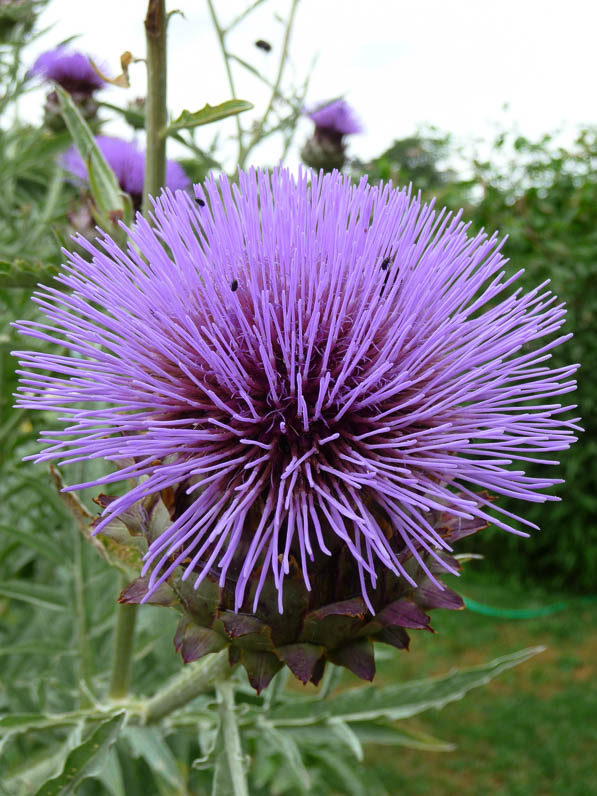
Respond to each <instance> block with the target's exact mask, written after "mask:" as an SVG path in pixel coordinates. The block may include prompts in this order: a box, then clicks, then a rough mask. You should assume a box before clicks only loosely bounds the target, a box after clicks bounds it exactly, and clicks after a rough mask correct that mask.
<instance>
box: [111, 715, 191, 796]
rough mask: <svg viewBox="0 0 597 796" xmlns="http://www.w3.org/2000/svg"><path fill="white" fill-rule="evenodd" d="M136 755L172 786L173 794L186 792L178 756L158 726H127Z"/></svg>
mask: <svg viewBox="0 0 597 796" xmlns="http://www.w3.org/2000/svg"><path fill="white" fill-rule="evenodd" d="M123 737H124V738H125V739H126V741H127V743H128V744H129V746H130V749H131V753H132V755H133V756H134V757H142V758H143V759H144V760H145V762H146V763H147V765H148V766H149V767H150V769H151V770H152V772H153V773H154V774H156V775H158V776H159V777H160V778H161V779H163V780H164V782H165V783H166V784H167V785H168V787H169V788H170V790H171V792H172V794H175V793H180V792H184V790H185V783H184V780H183V778H182V775H181V773H180V770H179V768H178V765H177V764H176V758H175V757H174V755H173V754H172V751H171V750H170V747H169V746H168V744H167V743H166V741H165V740H164V735H163V733H162V732H161V731H160V730H158V728H157V727H127V728H126V730H125V731H124V733H123Z"/></svg>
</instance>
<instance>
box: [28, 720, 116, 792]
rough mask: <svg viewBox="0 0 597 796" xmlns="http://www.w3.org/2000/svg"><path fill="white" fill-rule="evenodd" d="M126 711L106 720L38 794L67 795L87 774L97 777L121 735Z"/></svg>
mask: <svg viewBox="0 0 597 796" xmlns="http://www.w3.org/2000/svg"><path fill="white" fill-rule="evenodd" d="M124 719H125V713H124V711H122V712H121V713H118V714H117V715H116V716H113V717H112V718H110V719H108V720H107V721H104V722H102V723H101V724H100V725H99V726H98V727H97V728H96V729H95V730H94V732H93V733H92V734H91V735H90V736H89V738H87V740H86V741H84V742H83V743H82V744H80V745H79V746H77V747H76V748H75V749H73V750H72V751H71V752H70V753H69V755H68V757H67V758H66V761H65V763H64V768H63V769H62V773H61V774H59V775H58V776H57V777H54V779H51V780H49V781H48V782H46V783H45V785H42V787H41V788H40V789H39V790H38V791H37V793H36V795H35V796H67V794H70V793H74V792H75V790H76V788H77V786H78V785H79V784H80V783H81V782H82V781H83V780H84V779H86V778H87V777H90V776H93V775H94V774H95V773H96V771H97V766H98V765H99V764H100V763H101V762H102V760H103V758H104V756H105V755H106V754H107V751H108V749H109V748H110V747H111V746H112V744H113V743H114V742H115V741H116V739H117V738H118V735H119V733H120V730H121V728H122V725H123V723H124Z"/></svg>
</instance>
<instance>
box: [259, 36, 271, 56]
mask: <svg viewBox="0 0 597 796" xmlns="http://www.w3.org/2000/svg"><path fill="white" fill-rule="evenodd" d="M255 47H259V49H260V50H263V52H265V53H269V52H271V51H272V45H271V44H270V43H269V42H268V41H263V39H258V40H257V41H256V42H255Z"/></svg>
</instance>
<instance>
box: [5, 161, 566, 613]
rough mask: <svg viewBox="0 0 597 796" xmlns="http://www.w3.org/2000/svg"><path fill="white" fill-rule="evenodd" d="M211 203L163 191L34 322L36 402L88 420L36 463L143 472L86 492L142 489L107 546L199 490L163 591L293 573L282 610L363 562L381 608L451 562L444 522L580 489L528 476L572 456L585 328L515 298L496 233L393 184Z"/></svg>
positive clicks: (251, 181) (311, 179)
mask: <svg viewBox="0 0 597 796" xmlns="http://www.w3.org/2000/svg"><path fill="white" fill-rule="evenodd" d="M196 193H197V199H198V200H199V201H197V202H194V201H193V199H192V197H191V196H189V195H188V194H185V193H182V192H179V193H177V194H172V193H171V192H170V191H165V192H164V193H163V194H162V196H161V197H160V198H159V199H157V200H156V202H155V206H154V218H153V220H152V224H151V225H150V224H149V223H148V222H147V221H146V220H145V219H143V218H141V217H139V218H138V220H137V222H136V223H135V224H134V225H133V226H132V227H131V229H130V230H129V236H130V242H129V247H128V250H127V252H123V251H121V249H120V248H119V247H118V246H117V244H116V243H115V242H114V241H113V240H111V239H110V238H109V237H108V236H107V235H104V236H103V237H102V238H100V239H99V240H98V241H97V242H96V243H95V244H92V243H90V242H89V241H87V240H85V239H83V238H79V239H78V243H79V245H80V246H81V247H83V249H85V250H86V255H85V256H81V255H79V254H75V253H73V254H71V255H69V261H68V264H67V265H66V266H65V267H64V273H63V274H62V275H61V276H60V277H58V281H59V282H61V283H62V285H57V286H56V287H42V288H40V290H39V291H38V292H37V293H36V295H35V301H36V302H37V304H38V305H39V306H40V307H41V309H42V310H43V311H44V312H45V313H46V315H47V317H48V320H47V321H46V323H45V324H44V323H38V322H37V321H32V320H25V321H20V322H19V323H18V328H19V330H20V331H21V333H22V334H25V335H29V336H30V337H33V338H39V339H41V340H43V341H45V342H46V343H51V344H53V345H55V346H56V348H55V349H54V350H53V351H49V352H48V351H47V350H46V351H41V352H36V351H24V352H18V355H19V356H20V357H21V368H22V369H21V370H20V371H19V373H20V375H21V382H20V387H19V394H18V405H19V406H21V407H25V408H29V409H39V410H42V411H51V412H56V413H57V415H58V416H59V418H60V419H61V420H63V421H64V422H65V423H66V424H67V426H68V427H67V428H66V429H65V430H63V431H48V432H46V433H45V434H44V436H43V441H44V444H45V449H44V451H43V452H41V453H40V454H38V455H37V456H36V457H35V458H36V460H37V461H48V460H51V459H60V460H62V461H63V462H67V461H85V460H89V459H107V460H109V461H112V462H120V463H121V468H122V469H119V470H118V471H116V472H114V473H111V474H109V475H106V476H103V477H101V478H99V479H96V480H94V481H92V482H89V483H86V484H77V485H75V486H73V487H69V489H80V488H82V487H87V486H97V485H104V484H109V483H115V482H120V483H121V484H122V486H123V487H125V485H127V484H129V483H130V482H129V481H128V480H127V479H129V478H131V477H134V478H140V477H142V480H141V481H140V482H139V483H138V485H137V486H134V487H132V488H131V487H126V488H127V489H128V491H126V492H125V493H124V494H123V495H122V496H121V497H118V498H117V499H115V500H114V501H112V502H111V503H110V504H109V505H108V506H107V508H106V509H105V510H104V516H103V518H102V520H101V521H100V522H99V524H98V525H97V528H96V530H98V531H101V530H102V528H105V526H106V525H107V524H108V523H109V522H110V521H111V520H112V519H113V518H114V517H116V516H118V515H119V514H120V513H122V512H124V511H126V510H127V509H129V508H130V507H131V506H132V505H133V504H134V503H135V502H136V501H138V500H140V499H141V498H143V497H145V496H147V495H148V494H151V493H158V492H160V491H161V490H165V489H167V488H169V487H171V488H173V489H174V490H176V495H177V496H179V497H178V499H177V505H179V506H180V511H179V512H178V514H177V515H176V516H174V517H173V522H172V525H171V526H170V527H168V528H167V529H166V530H165V531H164V532H163V533H162V534H161V535H160V536H158V537H157V538H156V539H155V540H154V541H153V543H152V544H151V545H150V547H149V550H148V552H147V555H146V558H145V572H146V573H149V574H150V581H149V583H150V591H153V590H155V589H156V588H157V587H158V586H159V585H160V583H162V582H163V581H164V580H165V579H166V578H167V577H168V576H169V574H170V573H172V572H173V571H174V569H175V568H176V567H178V566H182V567H183V568H184V572H185V574H184V577H185V578H187V577H189V578H191V579H192V581H193V582H194V584H195V586H196V587H197V586H198V584H199V583H200V582H201V581H202V579H203V578H205V577H206V576H207V575H208V574H210V576H211V577H214V576H215V577H218V578H219V579H220V582H221V583H223V582H224V581H225V580H227V582H232V583H233V584H235V585H234V587H233V588H235V590H236V609H237V610H238V609H240V608H241V606H244V605H245V602H244V601H245V597H246V599H247V600H248V599H249V596H248V595H249V588H247V584H248V583H249V582H250V576H251V575H252V573H255V580H253V581H252V585H251V591H250V600H251V602H252V603H253V605H256V604H257V600H258V598H259V593H260V591H261V589H262V587H263V584H264V582H265V578H266V576H267V575H268V573H271V574H272V575H273V578H274V580H275V584H276V586H277V589H278V594H279V595H280V605H281V594H282V589H283V586H284V580H285V577H287V576H288V578H294V577H302V578H303V580H304V582H305V584H306V587H307V588H308V589H310V575H313V573H314V572H316V567H317V566H318V563H317V562H318V561H321V557H322V556H324V555H334V556H339V560H340V558H341V557H342V556H351V557H352V559H353V560H354V561H355V562H356V564H357V567H358V571H359V573H360V583H361V589H362V594H363V598H364V599H365V601H366V602H367V605H368V606H369V607H370V610H373V609H372V607H371V601H370V600H369V596H368V592H370V591H374V590H375V589H376V584H377V578H378V573H379V572H380V571H381V570H382V569H383V568H385V567H387V568H389V569H390V570H391V571H392V572H394V573H395V574H396V575H397V576H399V577H403V578H404V579H405V580H406V581H408V582H409V583H413V578H412V574H411V573H412V572H413V571H416V567H415V568H414V569H413V568H412V567H409V560H408V559H409V558H410V559H412V561H411V562H410V563H414V562H416V564H417V566H418V567H420V569H421V570H422V571H423V572H424V573H425V577H428V578H430V579H431V581H432V582H436V578H435V575H434V574H433V572H432V571H431V570H430V568H429V566H428V564H427V563H426V559H427V557H428V556H431V557H432V558H435V559H436V560H435V561H434V562H433V567H434V568H435V571H436V572H437V571H438V568H449V564H447V563H446V558H445V556H440V555H439V554H440V553H441V552H444V551H446V550H450V547H449V545H448V543H447V542H446V541H445V539H444V538H442V536H441V535H440V533H439V532H438V530H437V529H436V528H435V527H434V525H433V524H432V523H431V522H430V521H429V518H430V516H431V514H430V512H431V513H433V512H437V511H439V512H441V513H442V516H447V517H448V518H451V519H449V522H451V523H453V524H454V526H455V538H457V537H458V528H459V525H460V523H461V522H462V523H463V524H464V525H466V524H467V523H468V522H470V521H471V520H472V519H473V518H479V519H480V520H481V522H483V521H486V520H490V521H491V522H493V523H494V524H495V525H497V526H499V527H501V528H503V529H505V530H507V531H511V532H513V533H518V534H520V533H521V532H520V531H518V530H517V529H516V528H514V527H513V526H512V524H511V523H512V517H514V519H515V520H518V521H520V522H522V523H523V524H525V525H527V526H531V527H536V526H532V524H531V523H529V522H528V521H525V520H524V519H522V518H520V517H516V516H515V515H513V514H510V513H509V512H507V511H505V510H501V509H500V508H499V506H497V505H493V502H492V500H491V498H490V495H508V496H510V497H514V498H519V499H520V500H522V501H532V502H543V501H545V500H554V499H556V498H554V497H552V496H549V495H547V494H545V490H546V489H549V488H550V487H551V486H553V485H554V484H557V483H559V480H558V479H557V478H553V477H551V476H548V477H546V476H542V477H535V476H530V475H527V474H526V473H525V468H526V467H527V462H543V463H545V464H555V463H557V462H554V461H552V459H553V453H554V452H557V451H563V450H565V449H567V448H568V447H569V446H570V444H571V443H572V442H573V441H574V439H575V434H574V432H575V429H577V428H578V427H577V426H576V425H575V420H574V419H569V418H568V417H567V415H566V414H565V413H566V411H567V410H568V409H570V408H572V407H570V406H563V405H562V403H561V396H563V395H565V394H566V393H569V392H571V391H572V390H574V389H575V381H574V379H573V374H574V371H575V370H576V366H575V365H570V366H567V367H561V368H550V367H549V359H550V356H551V351H552V350H553V349H554V347H556V346H557V345H559V344H560V343H562V342H564V340H566V339H567V338H568V337H569V336H570V335H560V336H558V335H557V332H558V329H559V328H560V327H561V326H562V324H563V322H564V316H565V310H564V307H563V305H562V304H561V303H558V301H557V299H556V297H555V296H553V295H552V294H551V293H550V291H549V290H547V288H546V283H544V284H542V285H539V286H538V287H537V288H535V289H534V290H532V291H530V292H528V293H524V292H522V289H520V288H519V289H517V290H512V289H511V287H512V284H513V283H514V282H515V281H516V279H517V278H518V276H519V275H520V272H518V273H514V274H510V275H508V274H507V273H506V270H505V264H506V260H505V259H504V257H503V256H502V254H501V246H502V244H501V243H500V242H499V240H498V238H497V237H496V235H493V236H492V237H488V236H487V235H486V234H485V233H483V232H480V233H478V234H476V235H469V234H468V225H467V224H465V222H464V221H462V219H461V216H460V214H457V215H455V216H453V215H451V214H450V213H447V212H446V211H445V210H441V211H436V210H435V209H434V208H433V205H424V204H422V203H421V201H420V199H419V198H418V197H413V196H412V195H411V194H410V191H408V190H397V189H394V188H393V187H392V186H391V184H390V185H380V186H370V185H368V184H367V183H366V180H363V181H361V183H360V184H359V185H353V184H352V183H351V180H350V179H349V178H348V177H346V178H342V177H341V176H339V175H338V174H337V173H331V174H327V175H323V174H316V173H314V172H311V171H307V172H305V171H302V172H300V173H299V176H298V177H294V176H292V175H291V174H290V173H289V172H288V171H286V170H279V171H276V170H275V171H274V172H273V173H272V174H268V173H266V172H262V171H253V170H251V171H250V172H248V173H244V172H240V173H239V177H238V183H236V182H232V181H230V180H229V179H228V178H227V177H225V176H221V177H219V178H218V179H217V180H216V179H213V178H212V179H209V180H207V182H206V183H205V186H204V187H199V186H198V187H197V188H196ZM65 349H66V350H67V351H70V352H72V354H73V356H65V354H64V351H65ZM522 535H525V534H522ZM332 551H333V552H332ZM338 571H339V572H340V571H341V568H340V567H339V569H338ZM289 573H290V574H289ZM300 573H302V575H301V574H300ZM257 580H258V582H257ZM253 587H254V588H255V590H253ZM438 588H439V587H438ZM245 591H246V592H247V595H246V594H245ZM249 610H250V607H249ZM253 610H254V609H253Z"/></svg>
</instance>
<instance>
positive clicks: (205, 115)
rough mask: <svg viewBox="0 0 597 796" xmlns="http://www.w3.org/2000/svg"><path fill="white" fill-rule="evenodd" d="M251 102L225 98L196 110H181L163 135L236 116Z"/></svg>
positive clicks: (246, 109) (248, 106)
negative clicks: (224, 100)
mask: <svg viewBox="0 0 597 796" xmlns="http://www.w3.org/2000/svg"><path fill="white" fill-rule="evenodd" d="M252 107H253V105H252V103H250V102H246V101H245V100H237V99H232V100H227V101H226V102H221V103H220V104H219V105H209V104H207V105H205V106H204V107H203V108H201V110H198V111H183V112H182V113H181V114H180V116H179V117H178V118H177V119H174V121H172V122H170V124H169V125H168V127H167V128H166V130H165V135H171V134H172V133H175V132H177V131H178V130H186V129H188V128H190V127H200V126H201V125H204V124H212V123H213V122H218V121H220V119H226V118H227V117H228V116H236V115H237V114H238V113H243V112H244V111H250V110H251V108H252Z"/></svg>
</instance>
